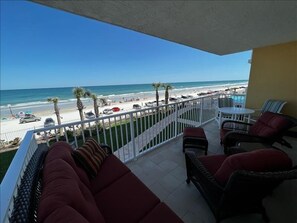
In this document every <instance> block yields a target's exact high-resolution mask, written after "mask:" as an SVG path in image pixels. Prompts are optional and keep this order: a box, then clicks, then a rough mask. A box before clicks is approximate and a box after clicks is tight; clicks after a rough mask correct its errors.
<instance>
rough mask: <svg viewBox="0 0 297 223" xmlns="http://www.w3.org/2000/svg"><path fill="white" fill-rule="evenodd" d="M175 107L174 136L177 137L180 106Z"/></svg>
mask: <svg viewBox="0 0 297 223" xmlns="http://www.w3.org/2000/svg"><path fill="white" fill-rule="evenodd" d="M174 106H175V108H174V109H175V129H174V135H175V137H177V124H178V106H177V103H176V104H175V105H174Z"/></svg>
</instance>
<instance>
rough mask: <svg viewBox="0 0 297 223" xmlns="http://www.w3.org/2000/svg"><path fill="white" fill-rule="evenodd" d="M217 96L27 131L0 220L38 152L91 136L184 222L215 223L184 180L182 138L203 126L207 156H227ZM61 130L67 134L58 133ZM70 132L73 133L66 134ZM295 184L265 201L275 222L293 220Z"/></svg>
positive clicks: (5, 188)
mask: <svg viewBox="0 0 297 223" xmlns="http://www.w3.org/2000/svg"><path fill="white" fill-rule="evenodd" d="M218 97H220V95H219V94H214V95H209V96H205V97H201V98H197V99H191V100H185V101H181V102H177V103H174V104H171V105H163V106H160V107H159V108H147V109H142V110H137V111H133V112H127V113H121V114H119V115H111V116H106V117H102V118H99V119H93V120H86V121H83V122H75V123H68V124H64V125H61V126H56V127H50V128H45V129H37V130H34V131H28V132H27V134H26V136H25V138H24V140H23V142H22V144H21V146H20V149H19V151H18V152H17V154H16V156H15V158H14V160H13V162H12V164H11V166H10V168H9V170H8V172H7V174H6V176H5V178H4V179H3V182H2V184H1V221H2V222H6V221H7V218H8V217H9V215H10V214H11V210H12V207H13V199H12V197H13V195H15V194H16V189H17V187H18V185H19V184H20V179H21V177H22V175H23V171H24V169H25V167H26V165H27V163H28V162H29V161H30V159H31V156H32V155H33V154H34V152H35V151H36V150H37V149H38V148H41V147H44V146H50V145H51V144H52V143H53V142H55V141H60V140H64V141H67V142H69V143H71V144H72V145H73V147H77V146H79V145H80V144H82V143H83V142H84V141H85V138H86V137H90V136H91V137H94V138H95V139H97V140H98V141H99V142H101V143H105V144H109V145H111V147H112V148H113V152H114V154H115V155H116V156H117V157H118V158H119V159H121V160H122V161H123V162H125V163H126V164H127V166H128V167H129V168H130V169H131V170H132V172H134V174H135V175H136V176H138V177H139V179H140V180H141V181H142V182H143V183H144V184H146V185H147V186H148V187H149V188H150V189H151V190H152V191H153V192H154V193H155V194H156V195H157V196H158V197H159V198H160V199H161V200H163V201H164V202H166V203H167V204H168V205H169V206H170V207H171V208H172V210H173V211H174V212H175V213H176V214H178V215H179V216H180V217H181V218H182V219H183V220H184V221H185V222H215V219H214V217H213V214H212V213H211V211H210V209H209V207H208V206H207V204H206V202H205V200H204V199H203V197H202V196H201V194H200V193H199V192H198V190H197V189H196V188H195V186H194V185H193V184H189V185H188V184H186V182H185V179H186V171H185V160H184V154H183V153H182V138H181V134H182V131H183V129H184V127H187V126H203V128H204V130H205V132H206V135H207V138H208V141H209V154H220V153H223V148H222V147H221V146H220V143H219V129H218V125H217V123H216V122H215V121H214V118H215V114H216V113H215V110H216V106H217V98H218ZM232 97H235V98H236V97H237V99H235V100H238V102H240V103H241V105H244V97H243V96H240V95H233V96H232ZM240 103H239V104H240ZM61 129H62V130H63V132H64V134H63V135H59V134H58V132H59V131H61ZM49 131H51V132H52V133H49ZM69 132H72V134H68V133H69ZM132 136H133V137H132ZM287 140H288V141H289V142H290V143H291V144H292V145H293V147H295V148H296V147H297V141H296V140H294V139H292V138H288V139H287ZM282 149H284V150H286V152H288V154H289V155H290V156H291V157H292V159H293V161H294V163H296V161H297V160H296V159H297V155H296V152H295V151H293V150H290V149H287V148H286V147H283V148H282ZM201 154H202V153H201ZM293 183H296V182H293ZM293 183H292V182H288V183H287V182H286V183H283V184H282V185H281V186H280V187H278V188H277V190H276V191H275V194H273V196H272V197H269V198H267V199H265V201H264V204H265V208H266V209H267V212H268V215H269V217H270V219H271V220H272V221H274V222H279V221H281V220H283V222H285V220H284V218H287V219H288V220H291V219H293V218H294V216H293V214H292V213H294V211H293V207H295V204H294V202H296V201H294V199H293V198H292V196H291V194H292V193H291V191H293V189H292V188H294V184H293ZM295 194H296V191H295ZM280 212H281V213H282V214H281V215H280V214H279V213H280ZM284 216H285V217H284ZM225 222H263V220H262V218H261V216H260V215H256V214H255V215H246V216H240V217H235V218H231V219H227V220H226V221H225ZM287 222H290V221H287Z"/></svg>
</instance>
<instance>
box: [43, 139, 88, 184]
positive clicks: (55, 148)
mask: <svg viewBox="0 0 297 223" xmlns="http://www.w3.org/2000/svg"><path fill="white" fill-rule="evenodd" d="M72 151H73V149H72V148H71V146H70V145H69V144H68V143H66V142H62V141H60V142H56V143H54V144H53V145H52V146H51V148H50V149H49V151H48V153H47V155H46V158H45V161H44V163H45V164H46V163H50V162H51V161H53V160H57V159H61V160H64V161H65V162H66V163H68V164H69V165H70V166H71V168H72V169H73V170H74V171H75V172H76V174H77V175H78V176H79V178H80V180H81V181H82V182H83V183H84V184H85V185H86V186H87V187H88V188H90V180H89V177H88V175H87V174H86V172H85V171H84V170H83V169H82V168H81V167H79V166H77V165H76V163H75V161H74V159H73V157H72V155H71V154H72Z"/></svg>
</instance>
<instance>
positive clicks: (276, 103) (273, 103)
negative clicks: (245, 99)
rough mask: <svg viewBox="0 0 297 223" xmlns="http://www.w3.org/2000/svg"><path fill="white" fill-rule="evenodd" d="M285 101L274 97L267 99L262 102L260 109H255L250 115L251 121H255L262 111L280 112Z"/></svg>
mask: <svg viewBox="0 0 297 223" xmlns="http://www.w3.org/2000/svg"><path fill="white" fill-rule="evenodd" d="M286 103H287V102H286V101H282V100H275V99H268V100H266V101H265V102H264V104H263V106H262V108H261V109H255V111H256V112H255V114H254V115H253V116H252V117H251V121H252V122H256V120H257V119H258V118H259V117H260V116H261V115H262V114H263V113H264V112H267V111H268V112H273V113H280V112H281V110H282V108H283V107H284V105H285V104H286Z"/></svg>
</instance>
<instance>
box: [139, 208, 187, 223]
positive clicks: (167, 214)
mask: <svg viewBox="0 0 297 223" xmlns="http://www.w3.org/2000/svg"><path fill="white" fill-rule="evenodd" d="M165 222H170V223H182V222H183V221H182V220H181V219H180V218H179V217H178V216H177V215H176V214H175V213H174V212H173V211H172V210H171V209H170V208H169V207H168V206H167V205H166V204H165V203H160V204H158V205H157V206H156V207H155V208H154V209H153V210H152V211H151V212H149V213H148V214H147V215H146V216H145V217H144V218H143V219H142V220H141V221H140V222H139V223H165Z"/></svg>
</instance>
